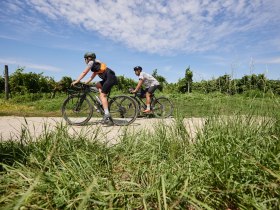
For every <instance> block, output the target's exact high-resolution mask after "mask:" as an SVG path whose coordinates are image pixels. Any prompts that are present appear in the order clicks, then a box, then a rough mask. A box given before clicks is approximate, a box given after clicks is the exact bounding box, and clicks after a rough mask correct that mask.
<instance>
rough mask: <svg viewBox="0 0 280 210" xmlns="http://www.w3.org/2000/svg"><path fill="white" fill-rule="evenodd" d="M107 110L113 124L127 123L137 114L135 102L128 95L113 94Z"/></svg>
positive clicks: (131, 121)
mask: <svg viewBox="0 0 280 210" xmlns="http://www.w3.org/2000/svg"><path fill="white" fill-rule="evenodd" d="M109 110H110V114H111V117H112V121H113V123H114V124H115V125H129V124H131V123H133V122H134V121H135V119H136V118H137V114H138V108H137V105H136V102H135V100H134V99H133V98H131V97H130V96H125V95H123V96H115V97H113V98H112V99H111V100H110V102H109Z"/></svg>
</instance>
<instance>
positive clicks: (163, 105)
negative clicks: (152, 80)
mask: <svg viewBox="0 0 280 210" xmlns="http://www.w3.org/2000/svg"><path fill="white" fill-rule="evenodd" d="M151 108H152V111H153V114H154V115H155V116H156V117H162V118H166V117H170V116H171V115H172V113H173V109H174V106H173V103H172V102H171V101H170V100H169V99H168V98H166V97H159V98H156V99H154V101H153V102H152V107H151Z"/></svg>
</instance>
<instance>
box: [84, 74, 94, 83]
mask: <svg viewBox="0 0 280 210" xmlns="http://www.w3.org/2000/svg"><path fill="white" fill-rule="evenodd" d="M96 75H97V72H93V73H92V75H91V76H90V78H89V79H88V80H87V81H86V82H85V83H86V84H88V83H89V82H90V81H92V80H93V79H94V78H95V76H96Z"/></svg>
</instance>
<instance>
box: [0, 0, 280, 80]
mask: <svg viewBox="0 0 280 210" xmlns="http://www.w3.org/2000/svg"><path fill="white" fill-rule="evenodd" d="M0 5H1V6H0V70H1V71H0V73H1V74H2V76H3V74H4V66H5V65H8V67H9V74H12V73H13V72H14V71H15V70H16V69H17V68H22V67H23V68H24V72H26V73H28V72H34V73H43V75H44V76H49V77H53V78H54V79H55V80H56V81H59V80H60V79H61V78H62V77H64V76H69V77H71V78H72V79H76V78H78V76H79V75H80V73H81V72H82V71H83V70H84V68H85V67H86V64H85V62H84V59H83V55H84V53H85V52H88V51H93V52H95V53H96V55H97V59H98V60H100V61H102V62H104V63H106V64H107V66H108V67H109V68H111V69H113V70H114V71H115V72H116V74H117V75H118V76H125V77H127V78H131V79H135V80H137V78H136V75H135V74H134V71H133V67H134V66H142V68H143V71H145V72H147V73H150V74H151V73H152V72H153V70H155V69H157V73H158V74H159V75H161V76H163V77H165V78H166V80H167V81H168V82H169V83H175V82H178V81H179V79H182V78H184V76H185V71H186V69H187V68H188V67H190V69H191V71H192V72H193V80H194V81H201V80H209V79H214V78H218V77H219V76H223V75H225V74H229V75H230V76H231V77H232V78H233V79H239V78H242V77H243V76H244V75H251V74H265V76H266V77H267V78H268V79H280V24H279V23H280V13H279V11H280V1H279V0H169V1H168V0H0ZM88 77H89V75H87V76H86V79H87V78H88Z"/></svg>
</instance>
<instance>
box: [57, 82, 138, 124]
mask: <svg viewBox="0 0 280 210" xmlns="http://www.w3.org/2000/svg"><path fill="white" fill-rule="evenodd" d="M67 93H68V97H67V98H66V99H65V101H64V102H63V104H62V108H61V112H62V116H63V118H64V119H65V120H66V122H67V123H68V124H70V125H85V124H86V123H88V122H89V120H90V119H91V118H92V117H93V115H96V116H95V118H97V122H100V121H101V118H102V116H103V115H104V109H103V106H102V103H101V101H100V99H99V97H98V94H99V91H98V89H97V88H96V87H95V86H91V85H87V84H83V83H78V84H76V85H75V86H73V87H70V88H69V89H68V90H67ZM107 99H108V108H109V111H110V114H111V121H112V122H113V124H114V125H120V126H122V125H129V124H131V123H133V122H134V121H135V119H136V118H137V114H138V106H137V104H136V103H135V101H134V100H133V99H132V98H131V97H130V96H125V95H117V96H113V97H110V93H109V94H108V95H107Z"/></svg>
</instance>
